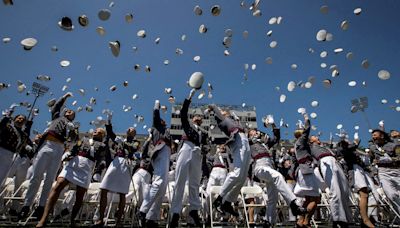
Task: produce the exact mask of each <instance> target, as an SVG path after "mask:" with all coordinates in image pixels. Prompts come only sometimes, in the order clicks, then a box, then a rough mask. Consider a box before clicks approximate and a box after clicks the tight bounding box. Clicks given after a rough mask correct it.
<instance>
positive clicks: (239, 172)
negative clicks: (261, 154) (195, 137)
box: [209, 105, 251, 216]
mask: <svg viewBox="0 0 400 228" xmlns="http://www.w3.org/2000/svg"><path fill="white" fill-rule="evenodd" d="M209 110H210V111H213V112H214V113H215V120H216V121H217V124H218V127H219V128H220V129H221V131H222V132H224V133H225V135H227V136H228V137H229V139H228V141H227V142H226V145H227V146H228V147H229V152H230V154H231V155H232V159H233V162H232V164H233V171H231V172H229V173H228V176H227V177H226V180H225V182H224V184H223V185H222V188H221V191H220V193H219V195H218V197H217V199H215V200H214V202H213V204H214V207H215V208H217V209H218V210H219V211H220V212H227V213H229V214H231V215H233V216H239V214H238V212H236V211H235V210H234V208H233V206H232V203H235V202H236V201H237V197H238V195H239V193H240V189H241V188H242V186H243V185H244V183H245V181H246V177H247V174H248V171H249V167H250V160H251V152H250V146H249V140H248V138H247V135H246V134H245V132H244V128H243V127H242V126H241V124H240V123H239V120H237V119H235V120H234V119H233V117H231V114H230V113H229V112H228V111H221V110H220V109H219V107H217V106H216V105H209Z"/></svg>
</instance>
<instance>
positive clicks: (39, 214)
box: [32, 206, 44, 220]
mask: <svg viewBox="0 0 400 228" xmlns="http://www.w3.org/2000/svg"><path fill="white" fill-rule="evenodd" d="M43 212H44V207H43V206H37V207H36V209H35V212H33V215H32V217H35V218H37V219H38V220H40V219H41V218H42V216H43Z"/></svg>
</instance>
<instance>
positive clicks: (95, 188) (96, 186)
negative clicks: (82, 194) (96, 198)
mask: <svg viewBox="0 0 400 228" xmlns="http://www.w3.org/2000/svg"><path fill="white" fill-rule="evenodd" d="M99 190H100V183H99V182H93V183H90V184H89V188H88V193H89V194H93V193H95V192H97V191H99Z"/></svg>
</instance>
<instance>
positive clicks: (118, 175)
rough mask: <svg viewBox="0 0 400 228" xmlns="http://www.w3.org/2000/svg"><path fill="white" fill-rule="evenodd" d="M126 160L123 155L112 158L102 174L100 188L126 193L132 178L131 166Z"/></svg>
mask: <svg viewBox="0 0 400 228" xmlns="http://www.w3.org/2000/svg"><path fill="white" fill-rule="evenodd" d="M127 160H128V159H127V158H123V157H115V158H114V160H113V161H112V163H111V164H110V165H109V166H108V168H107V171H106V173H105V174H104V177H103V180H102V181H101V184H100V189H106V190H108V191H110V192H116V193H123V194H128V192H129V185H130V183H131V178H132V173H131V172H132V170H131V169H132V167H130V165H128V164H127Z"/></svg>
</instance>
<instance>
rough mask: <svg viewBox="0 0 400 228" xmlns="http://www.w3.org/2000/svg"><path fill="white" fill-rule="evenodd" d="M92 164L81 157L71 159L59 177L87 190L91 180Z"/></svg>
mask: <svg viewBox="0 0 400 228" xmlns="http://www.w3.org/2000/svg"><path fill="white" fill-rule="evenodd" d="M93 168H94V162H93V161H91V160H90V159H88V158H86V157H82V156H79V155H78V156H75V157H73V158H72V159H71V160H70V161H69V162H68V163H67V165H66V166H64V168H63V169H62V171H61V173H60V174H59V177H63V178H65V179H66V180H68V181H69V182H70V183H72V184H74V185H77V186H79V187H82V188H85V189H88V188H89V184H90V181H91V180H92V172H93Z"/></svg>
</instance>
